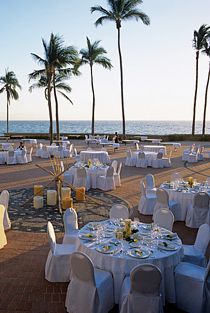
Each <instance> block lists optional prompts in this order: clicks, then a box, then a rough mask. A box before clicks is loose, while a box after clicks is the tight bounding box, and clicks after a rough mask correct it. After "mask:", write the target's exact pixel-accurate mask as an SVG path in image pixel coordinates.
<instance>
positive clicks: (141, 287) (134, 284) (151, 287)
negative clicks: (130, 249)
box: [130, 264, 162, 296]
mask: <svg viewBox="0 0 210 313" xmlns="http://www.w3.org/2000/svg"><path fill="white" fill-rule="evenodd" d="M130 279H131V289H130V292H131V293H141V294H144V295H156V296H159V295H160V284H161V280H162V275H161V272H160V270H159V269H158V267H157V266H155V265H153V264H140V265H137V266H136V267H134V269H133V270H132V271H131V274H130Z"/></svg>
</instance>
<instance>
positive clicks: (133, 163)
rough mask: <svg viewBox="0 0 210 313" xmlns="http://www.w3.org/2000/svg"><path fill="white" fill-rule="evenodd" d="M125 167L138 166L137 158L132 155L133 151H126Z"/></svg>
mask: <svg viewBox="0 0 210 313" xmlns="http://www.w3.org/2000/svg"><path fill="white" fill-rule="evenodd" d="M125 165H126V166H136V157H135V156H133V155H132V152H131V149H129V150H128V151H126V159H125Z"/></svg>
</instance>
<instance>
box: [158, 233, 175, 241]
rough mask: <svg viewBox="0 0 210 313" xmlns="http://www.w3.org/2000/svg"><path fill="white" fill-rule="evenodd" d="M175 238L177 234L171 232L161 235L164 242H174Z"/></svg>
mask: <svg viewBox="0 0 210 313" xmlns="http://www.w3.org/2000/svg"><path fill="white" fill-rule="evenodd" d="M177 237H178V236H177V233H172V232H171V233H168V234H167V233H165V234H163V235H162V238H163V239H165V240H175V239H177Z"/></svg>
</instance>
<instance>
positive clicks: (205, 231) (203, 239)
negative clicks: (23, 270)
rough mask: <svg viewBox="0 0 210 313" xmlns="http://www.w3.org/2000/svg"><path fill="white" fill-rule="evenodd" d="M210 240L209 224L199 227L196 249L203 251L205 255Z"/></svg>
mask: <svg viewBox="0 0 210 313" xmlns="http://www.w3.org/2000/svg"><path fill="white" fill-rule="evenodd" d="M209 240H210V226H209V225H208V224H203V225H201V226H200V227H199V229H198V233H197V236H196V240H195V243H194V247H195V248H196V249H197V250H199V251H201V252H202V253H203V254H205V253H206V249H207V247H208V244H209Z"/></svg>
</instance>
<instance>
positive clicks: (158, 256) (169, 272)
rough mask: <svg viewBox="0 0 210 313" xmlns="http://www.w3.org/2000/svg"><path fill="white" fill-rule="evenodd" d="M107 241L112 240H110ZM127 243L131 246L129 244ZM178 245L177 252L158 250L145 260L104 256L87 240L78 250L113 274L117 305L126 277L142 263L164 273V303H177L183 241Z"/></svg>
mask: <svg viewBox="0 0 210 313" xmlns="http://www.w3.org/2000/svg"><path fill="white" fill-rule="evenodd" d="M105 224H108V225H109V221H107V222H105ZM86 227H87V225H86ZM86 230H87V228H86ZM82 231H85V227H83V229H82V230H81V231H80V232H82ZM105 240H110V238H109V239H105ZM125 243H126V244H127V245H129V244H128V243H127V242H125ZM176 244H177V245H178V248H177V250H175V251H159V250H158V249H156V250H154V253H153V254H152V255H151V256H150V257H148V258H144V259H140V258H133V257H130V256H128V255H126V254H122V253H118V254H117V253H116V254H103V253H100V252H98V251H96V249H95V248H96V247H97V244H95V243H94V242H88V241H85V240H80V242H79V248H78V249H79V251H81V252H84V253H86V254H87V255H88V256H89V257H90V258H91V260H92V261H93V263H94V265H95V266H96V267H97V268H100V269H104V270H106V271H109V272H111V273H112V275H113V279H114V293H115V295H114V296H115V303H119V296H120V289H121V286H122V282H123V279H124V277H125V276H126V275H129V274H130V272H131V270H132V269H133V268H134V267H135V266H136V265H138V264H142V263H152V264H155V265H156V266H158V267H159V269H160V270H161V273H162V286H161V289H162V296H163V302H165V300H167V301H168V302H170V303H175V302H176V297H175V286H174V267H175V266H176V265H177V264H178V263H179V262H180V261H181V259H182V257H183V249H182V245H181V241H177V242H176ZM127 249H129V248H127Z"/></svg>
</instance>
